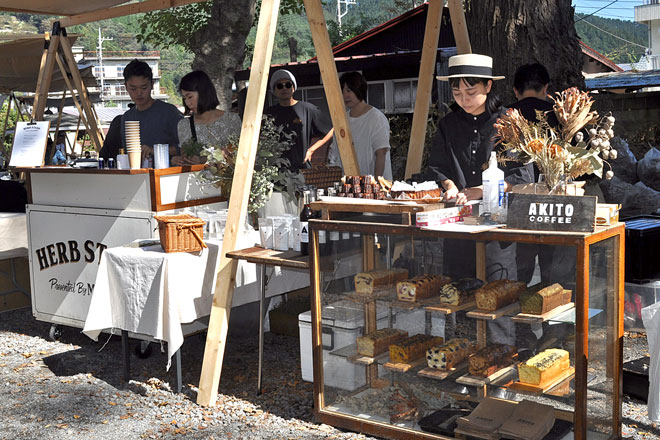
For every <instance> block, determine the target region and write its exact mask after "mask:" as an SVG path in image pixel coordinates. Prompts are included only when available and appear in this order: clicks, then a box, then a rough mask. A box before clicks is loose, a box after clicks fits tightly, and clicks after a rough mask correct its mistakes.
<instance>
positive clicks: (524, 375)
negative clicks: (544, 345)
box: [518, 348, 571, 385]
mask: <svg viewBox="0 0 660 440" xmlns="http://www.w3.org/2000/svg"><path fill="white" fill-rule="evenodd" d="M570 366H571V362H570V359H569V357H568V351H566V350H562V349H560V348H549V349H547V350H545V351H543V352H541V353H539V354H537V355H536V356H533V357H531V358H529V359H528V360H527V362H525V363H522V364H520V365H518V378H519V380H520V382H522V383H526V384H530V385H540V384H541V383H547V382H548V381H550V380H552V379H554V378H555V377H557V376H558V375H559V374H560V373H561V372H562V371H564V370H566V369H568V368H569V367H570Z"/></svg>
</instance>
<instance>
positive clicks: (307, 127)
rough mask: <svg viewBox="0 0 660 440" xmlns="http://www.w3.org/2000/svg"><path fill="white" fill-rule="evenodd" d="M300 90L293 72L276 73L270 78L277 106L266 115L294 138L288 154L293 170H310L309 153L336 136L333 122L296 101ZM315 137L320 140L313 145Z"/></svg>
mask: <svg viewBox="0 0 660 440" xmlns="http://www.w3.org/2000/svg"><path fill="white" fill-rule="evenodd" d="M296 88H297V83H296V78H295V77H294V76H293V74H292V73H291V72H289V71H288V70H284V69H280V70H277V71H275V73H273V76H272V77H271V79H270V89H271V92H272V93H273V95H275V97H276V98H277V104H275V105H273V106H272V107H269V108H268V109H267V110H266V112H265V114H267V115H270V116H273V117H274V119H275V120H274V123H275V125H276V126H282V127H283V131H284V132H285V133H292V134H293V135H294V137H293V139H292V141H293V145H292V146H291V149H290V150H289V151H287V152H286V153H285V157H286V158H287V159H289V163H290V165H289V169H291V170H294V171H296V170H299V169H300V168H307V167H309V165H308V162H306V161H305V154H306V153H307V150H308V149H309V148H310V147H315V146H316V145H317V144H318V145H319V146H321V145H323V144H325V143H326V142H328V141H329V140H330V139H331V138H332V134H333V130H332V124H331V123H330V120H329V119H328V117H327V116H325V115H324V114H323V113H322V112H321V110H319V108H318V107H316V106H315V105H313V104H310V103H308V102H302V101H297V100H296V99H294V98H293V93H294V92H295V91H296ZM312 138H320V139H318V140H317V141H316V142H314V143H313V144H312V143H311V141H312ZM310 144H311V145H310Z"/></svg>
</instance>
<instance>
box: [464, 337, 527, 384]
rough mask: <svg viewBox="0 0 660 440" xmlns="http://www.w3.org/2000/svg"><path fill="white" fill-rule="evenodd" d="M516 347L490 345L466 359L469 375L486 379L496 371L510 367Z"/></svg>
mask: <svg viewBox="0 0 660 440" xmlns="http://www.w3.org/2000/svg"><path fill="white" fill-rule="evenodd" d="M515 353H516V347H514V346H512V345H504V344H492V345H489V346H487V347H484V348H482V349H481V350H479V351H477V352H476V353H472V354H471V355H470V357H468V371H469V372H470V374H473V375H475V376H481V377H488V376H490V375H491V374H493V373H495V372H496V371H498V370H501V369H502V368H504V367H507V366H509V365H511V363H512V362H513V355H514V354H515Z"/></svg>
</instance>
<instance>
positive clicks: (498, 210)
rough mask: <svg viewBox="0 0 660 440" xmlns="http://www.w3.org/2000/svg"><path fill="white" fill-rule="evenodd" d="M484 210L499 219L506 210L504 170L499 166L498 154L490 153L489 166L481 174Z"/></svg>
mask: <svg viewBox="0 0 660 440" xmlns="http://www.w3.org/2000/svg"><path fill="white" fill-rule="evenodd" d="M481 180H482V182H483V193H484V194H483V202H484V211H485V212H489V213H490V215H491V218H492V219H493V220H496V221H497V220H498V219H499V218H500V216H501V215H502V214H503V211H504V171H502V170H500V169H499V168H497V155H496V153H495V152H494V151H493V152H491V153H490V160H489V161H488V168H487V169H486V170H485V171H484V172H483V173H482V174H481Z"/></svg>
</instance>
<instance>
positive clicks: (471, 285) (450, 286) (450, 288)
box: [440, 278, 485, 306]
mask: <svg viewBox="0 0 660 440" xmlns="http://www.w3.org/2000/svg"><path fill="white" fill-rule="evenodd" d="M484 284H485V283H484V282H483V281H481V280H480V279H478V278H463V279H460V280H458V281H452V282H451V283H447V284H445V285H444V286H442V289H441V290H440V302H441V303H442V304H447V305H452V306H459V305H461V304H465V303H466V302H469V301H471V300H472V299H473V298H474V292H475V291H476V290H477V289H479V288H480V287H481V286H483V285H484Z"/></svg>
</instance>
